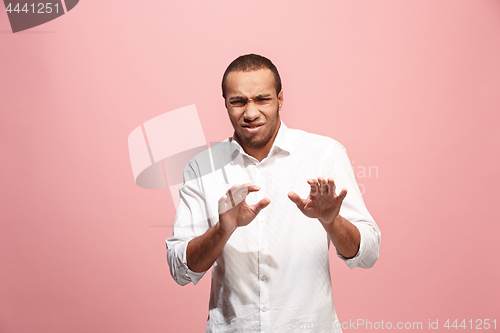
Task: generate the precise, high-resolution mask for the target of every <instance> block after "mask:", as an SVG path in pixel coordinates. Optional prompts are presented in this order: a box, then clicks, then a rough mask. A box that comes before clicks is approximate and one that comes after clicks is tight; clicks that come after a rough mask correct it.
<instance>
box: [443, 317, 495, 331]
mask: <svg viewBox="0 0 500 333" xmlns="http://www.w3.org/2000/svg"><path fill="white" fill-rule="evenodd" d="M443 327H446V328H447V329H450V328H454V329H458V328H463V329H466V328H470V329H471V330H474V329H475V330H489V329H490V328H491V329H494V330H495V329H496V328H497V320H496V319H494V320H491V321H490V320H489V319H476V320H473V319H471V320H469V321H466V320H465V319H464V320H462V322H461V323H460V324H459V323H458V319H455V321H454V322H453V323H451V324H450V319H448V320H447V321H446V323H444V325H443Z"/></svg>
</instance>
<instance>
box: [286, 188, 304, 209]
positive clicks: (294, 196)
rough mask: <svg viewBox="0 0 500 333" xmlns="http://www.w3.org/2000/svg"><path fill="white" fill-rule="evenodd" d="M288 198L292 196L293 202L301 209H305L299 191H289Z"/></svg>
mask: <svg viewBox="0 0 500 333" xmlns="http://www.w3.org/2000/svg"><path fill="white" fill-rule="evenodd" d="M288 198H290V200H292V201H293V203H294V204H296V205H297V207H298V208H299V209H300V210H302V209H304V202H303V201H302V199H301V198H300V197H299V195H298V194H297V193H295V192H288Z"/></svg>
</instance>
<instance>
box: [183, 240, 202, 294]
mask: <svg viewBox="0 0 500 333" xmlns="http://www.w3.org/2000/svg"><path fill="white" fill-rule="evenodd" d="M190 241H191V240H190ZM190 241H188V242H184V244H182V248H181V249H180V250H181V253H182V256H181V258H182V259H181V260H182V266H183V271H184V274H185V276H186V277H187V278H188V279H189V280H190V281H191V282H193V284H194V285H196V284H197V283H198V281H200V280H201V278H202V277H203V275H205V273H206V272H207V271H204V272H200V273H197V272H193V271H192V270H191V269H189V267H188V265H187V259H186V249H187V245H188V243H189V242H190Z"/></svg>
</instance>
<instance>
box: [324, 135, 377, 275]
mask: <svg viewBox="0 0 500 333" xmlns="http://www.w3.org/2000/svg"><path fill="white" fill-rule="evenodd" d="M324 160H325V162H326V167H327V170H328V171H327V173H328V175H331V177H332V178H333V179H334V181H335V185H336V193H338V192H340V190H341V189H342V188H343V187H345V188H347V196H346V197H345V199H344V201H343V203H342V207H341V209H340V216H342V217H343V218H345V219H346V220H348V221H349V222H351V223H352V224H354V225H355V226H356V227H357V228H358V230H359V233H360V235H361V242H360V246H359V251H358V253H357V254H356V256H355V257H353V258H350V259H346V258H344V257H343V256H342V255H340V254H339V253H338V252H337V255H338V257H339V258H341V259H342V260H344V262H345V263H346V264H347V266H349V267H350V268H351V269H353V268H355V267H361V268H370V267H372V266H373V265H374V264H375V262H376V261H377V259H378V256H379V248H380V240H381V233H380V229H379V227H378V226H377V224H376V223H375V221H374V220H373V218H372V216H371V215H370V213H369V212H368V210H367V209H366V206H365V203H364V201H363V197H362V195H361V192H360V190H359V187H358V184H357V183H356V179H355V177H354V172H353V170H352V166H351V163H350V161H349V158H348V156H347V152H346V149H345V148H344V146H342V145H341V144H340V143H339V142H335V143H334V144H333V146H332V147H330V148H329V149H328V150H327V151H326V152H325V154H324Z"/></svg>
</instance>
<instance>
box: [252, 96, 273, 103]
mask: <svg viewBox="0 0 500 333" xmlns="http://www.w3.org/2000/svg"><path fill="white" fill-rule="evenodd" d="M271 100H272V98H269V97H257V98H256V99H255V103H257V104H259V105H267V104H269V103H271Z"/></svg>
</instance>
